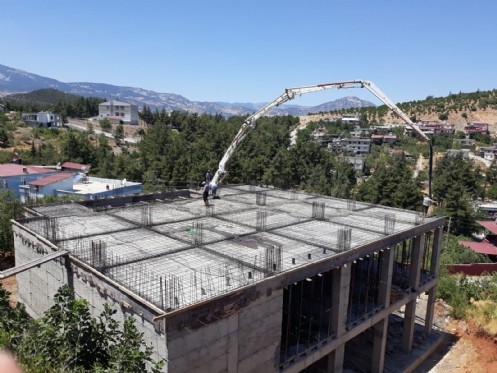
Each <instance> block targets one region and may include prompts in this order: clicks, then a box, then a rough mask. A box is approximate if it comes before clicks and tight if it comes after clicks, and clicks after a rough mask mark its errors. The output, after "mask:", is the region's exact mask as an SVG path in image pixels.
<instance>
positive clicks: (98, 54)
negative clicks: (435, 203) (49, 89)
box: [0, 0, 497, 105]
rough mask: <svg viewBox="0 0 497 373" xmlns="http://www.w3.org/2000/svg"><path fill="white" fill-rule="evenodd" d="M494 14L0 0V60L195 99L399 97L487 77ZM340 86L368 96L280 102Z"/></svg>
mask: <svg viewBox="0 0 497 373" xmlns="http://www.w3.org/2000/svg"><path fill="white" fill-rule="evenodd" d="M496 17H497V1H495V0H487V1H485V0H472V1H469V0H467V1H462V0H417V1H414V0H391V1H387V0H347V1H346V0H342V1H338V0H336V1H332V0H328V1H325V0H300V1H296V0H285V1H282V0H231V1H225V0H211V1H210V0H181V1H180V0H172V1H166V0H163V1H155V0H151V1H140V2H139V1H127V0H121V1H113V0H106V1H102V0H98V1H97V0H80V1H76V0H33V1H27V0H26V1H23V0H0V35H1V36H0V64H3V65H7V66H11V67H15V68H19V69H22V70H26V71H29V72H31V73H35V74H38V75H43V76H47V77H51V78H55V79H58V80H60V81H63V82H75V81H89V82H98V83H109V84H115V85H126V86H134V87H140V88H145V89H151V90H154V91H158V92H169V93H177V94H181V95H183V96H185V97H186V98H188V99H190V100H196V101H227V102H264V101H269V100H271V99H273V98H275V97H277V96H278V95H279V94H280V93H281V92H282V91H283V89H284V88H287V87H295V86H301V85H309V84H315V83H325V82H333V81H343V80H350V79H366V80H372V81H373V82H375V83H376V85H378V86H379V87H380V88H381V89H382V90H383V91H384V92H385V93H386V94H387V95H388V96H389V97H390V98H392V99H393V100H394V101H396V102H403V101H409V100H415V99H424V98H425V97H426V96H428V95H435V96H445V95H447V94H448V93H449V92H453V93H456V92H459V91H463V92H470V91H475V90H477V89H480V90H487V89H494V88H497V71H496V70H497V18H496ZM346 95H354V96H358V97H361V98H364V99H368V100H370V101H373V102H376V101H375V99H374V98H373V97H372V96H371V95H370V94H369V93H367V92H365V91H362V90H348V91H345V92H344V91H339V92H332V91H328V92H323V93H319V94H312V95H307V96H304V97H302V98H299V99H298V100H294V101H293V102H292V103H294V104H302V105H313V104H319V103H322V102H325V101H329V100H333V99H336V98H338V97H343V96H346Z"/></svg>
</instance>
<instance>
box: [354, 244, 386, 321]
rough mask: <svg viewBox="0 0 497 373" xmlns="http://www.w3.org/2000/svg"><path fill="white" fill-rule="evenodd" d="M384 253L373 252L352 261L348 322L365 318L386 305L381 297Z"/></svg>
mask: <svg viewBox="0 0 497 373" xmlns="http://www.w3.org/2000/svg"><path fill="white" fill-rule="evenodd" d="M382 255H384V254H383V252H379V253H373V254H371V255H366V256H365V257H363V258H359V259H357V260H354V262H353V263H352V268H351V275H350V293H349V303H348V310H347V324H355V323H357V322H359V321H362V320H365V319H366V318H368V317H369V316H370V315H371V314H372V313H373V312H374V311H375V310H378V309H379V308H381V307H382V306H384V304H380V299H379V286H380V274H381V256H382Z"/></svg>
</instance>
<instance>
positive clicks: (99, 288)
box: [10, 186, 445, 373]
mask: <svg viewBox="0 0 497 373" xmlns="http://www.w3.org/2000/svg"><path fill="white" fill-rule="evenodd" d="M219 193H220V195H221V197H222V198H221V199H220V200H215V201H214V202H213V204H211V205H210V206H208V207H206V206H204V203H203V201H202V200H201V199H200V198H191V196H190V195H189V193H188V192H187V191H185V192H183V193H182V195H181V197H182V198H180V199H176V200H174V199H172V197H173V196H172V195H168V196H165V195H164V196H160V197H156V196H154V197H153V199H150V200H149V201H148V202H149V203H145V204H144V203H137V204H136V205H132V204H130V203H131V202H133V201H135V202H139V201H138V200H126V201H124V202H126V205H124V204H123V205H122V206H120V207H119V206H116V205H115V204H117V203H118V202H120V200H119V199H113V200H101V201H98V200H97V201H92V202H90V201H87V202H85V203H82V204H78V203H72V204H58V205H42V206H35V207H31V208H29V209H25V214H26V216H27V217H26V218H25V219H20V220H17V221H15V222H14V225H13V230H14V237H15V255H16V264H17V265H18V266H22V267H20V268H18V269H16V268H14V269H13V270H10V271H11V272H10V273H17V282H18V285H19V286H18V287H19V300H20V301H21V302H23V303H24V304H25V305H26V309H27V311H28V312H29V313H30V314H31V315H32V316H34V317H39V316H41V315H42V313H43V312H44V311H46V310H47V309H48V308H49V307H50V306H51V305H52V304H53V301H52V298H53V295H54V294H55V292H56V291H57V289H58V288H59V287H60V286H61V285H64V284H67V285H69V286H70V287H72V288H73V289H74V291H75V294H76V296H77V297H80V298H83V299H87V300H88V301H89V302H90V303H91V305H92V307H91V310H92V312H94V313H95V314H98V313H100V312H101V311H102V310H103V308H104V305H105V304H106V303H108V304H110V305H112V306H113V307H114V308H115V309H116V310H117V313H116V315H115V317H116V319H118V320H120V321H122V320H124V319H125V318H126V317H133V318H134V319H135V321H136V325H137V327H138V328H139V330H140V331H141V332H143V333H144V334H143V335H144V338H145V342H146V343H147V345H151V346H152V347H153V349H154V356H153V357H154V358H155V359H161V360H163V361H164V362H165V368H164V370H165V371H167V372H169V373H186V372H188V373H195V372H206V371H208V372H230V373H232V372H233V373H236V372H264V373H273V372H274V373H277V372H278V373H281V372H283V373H290V372H292V373H293V372H301V371H309V372H311V371H333V372H341V371H342V370H343V369H347V368H352V367H353V368H354V369H359V370H361V371H372V372H382V371H384V370H387V368H388V371H404V370H405V369H408V368H409V367H410V363H409V361H416V360H417V359H418V358H419V356H418V354H415V353H413V349H415V348H416V346H415V345H414V344H413V342H414V341H416V345H420V344H421V345H420V346H421V347H420V349H422V350H423V351H424V350H425V349H426V350H428V349H429V348H430V344H431V343H435V341H438V340H441V337H442V336H440V335H438V336H439V337H440V339H439V338H438V337H437V333H436V332H434V331H432V323H433V317H434V306H435V297H436V286H437V277H438V272H439V261H440V247H441V240H442V233H443V227H444V224H445V219H443V218H435V217H432V218H422V217H420V215H419V214H418V213H417V212H413V211H406V210H399V209H393V208H388V207H384V206H378V205H372V204H366V203H360V202H355V201H347V200H342V199H336V198H331V197H323V196H313V195H308V194H304V193H297V192H292V191H283V190H276V189H268V188H260V187H254V186H236V187H225V188H222V189H221V190H220V191H219ZM158 200H159V201H158ZM83 205H85V206H88V208H87V207H85V206H83ZM102 208H105V210H104V211H101V210H102ZM57 256H63V258H59V259H57V260H53V259H54V258H55V257H57ZM44 262H45V263H44ZM423 293H426V294H427V295H428V298H427V307H426V309H425V311H423V312H422V314H418V316H420V317H419V318H418V317H416V316H417V314H416V300H417V298H418V297H419V296H420V295H421V294H423ZM401 308H402V309H404V313H403V315H404V316H403V319H402V318H399V316H395V315H394V313H395V312H396V311H398V310H399V309H401ZM396 318H399V320H400V321H399V320H397V319H396ZM419 319H421V320H423V322H422V323H419V321H417V320H419ZM396 320H397V321H396ZM395 328H398V329H395ZM394 329H395V330H396V331H395V333H391V330H394ZM393 335H395V336H397V335H398V336H399V339H398V340H393V339H392V338H393V337H392V336H393ZM368 338H371V339H370V340H369V339H368ZM363 339H368V340H365V341H364V342H363V345H362V346H364V347H355V346H356V345H357V343H360V341H362V340H363ZM346 346H347V347H346ZM418 352H419V350H418ZM357 354H361V355H363V356H364V358H362V359H357ZM398 354H402V355H401V356H402V358H401V360H402V364H403V366H402V367H399V366H392V365H389V364H395V362H394V361H395V360H399V359H392V356H398Z"/></svg>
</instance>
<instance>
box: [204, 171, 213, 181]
mask: <svg viewBox="0 0 497 373" xmlns="http://www.w3.org/2000/svg"><path fill="white" fill-rule="evenodd" d="M211 180H212V175H211V171H210V170H207V172H206V173H205V182H206V183H207V184H210V183H211Z"/></svg>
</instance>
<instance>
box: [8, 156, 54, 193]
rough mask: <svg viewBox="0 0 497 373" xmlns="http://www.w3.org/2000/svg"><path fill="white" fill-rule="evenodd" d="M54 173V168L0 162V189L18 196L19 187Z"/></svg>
mask: <svg viewBox="0 0 497 373" xmlns="http://www.w3.org/2000/svg"><path fill="white" fill-rule="evenodd" d="M54 173H56V171H55V170H53V169H49V168H45V167H39V166H28V165H22V164H15V163H6V164H0V191H3V190H8V191H10V192H11V193H12V195H13V196H14V197H15V198H19V197H20V194H19V187H20V186H21V185H27V184H29V183H31V182H33V181H35V180H38V179H42V178H44V177H46V176H50V175H52V174H54Z"/></svg>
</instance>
